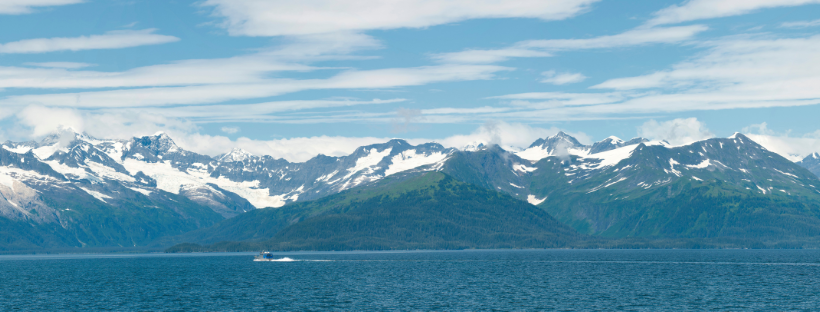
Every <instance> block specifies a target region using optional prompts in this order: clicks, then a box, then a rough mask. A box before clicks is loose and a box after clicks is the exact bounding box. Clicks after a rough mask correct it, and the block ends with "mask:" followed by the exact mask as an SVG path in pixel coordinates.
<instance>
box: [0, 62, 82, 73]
mask: <svg viewBox="0 0 820 312" xmlns="http://www.w3.org/2000/svg"><path fill="white" fill-rule="evenodd" d="M24 65H28V66H35V67H45V68H65V69H77V68H83V67H90V66H95V64H88V63H77V62H42V63H35V62H28V63H24ZM0 72H2V71H0Z"/></svg>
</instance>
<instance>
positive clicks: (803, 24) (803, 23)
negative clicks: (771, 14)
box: [780, 19, 820, 28]
mask: <svg viewBox="0 0 820 312" xmlns="http://www.w3.org/2000/svg"><path fill="white" fill-rule="evenodd" d="M815 26H820V19H816V20H813V21H799V22H785V23H782V24H780V27H784V28H806V27H815Z"/></svg>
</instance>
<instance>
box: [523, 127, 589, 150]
mask: <svg viewBox="0 0 820 312" xmlns="http://www.w3.org/2000/svg"><path fill="white" fill-rule="evenodd" d="M560 142H564V143H561V144H566V143H569V146H567V147H583V146H584V145H583V144H581V142H578V140H577V139H575V137H573V136H571V135H569V134H567V133H566V132H564V131H558V133H556V134H555V135H551V136H549V137H547V138H546V139H538V140H536V141H535V142H533V143H532V144H531V145H530V146H529V148H533V147H536V146H540V147H543V148H545V149H550V150H552V149H554V148H555V145H556V144H559V143H560Z"/></svg>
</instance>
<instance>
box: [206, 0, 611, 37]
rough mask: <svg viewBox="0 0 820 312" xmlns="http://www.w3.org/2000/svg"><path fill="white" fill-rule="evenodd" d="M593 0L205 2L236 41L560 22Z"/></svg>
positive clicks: (576, 13)
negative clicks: (479, 21)
mask: <svg viewBox="0 0 820 312" xmlns="http://www.w3.org/2000/svg"><path fill="white" fill-rule="evenodd" d="M597 1H598V0H552V1H543V0H519V1H497V0H450V1H431V0H397V1H389V2H380V1H375V2H374V1H364V0H348V1H334V0H303V1H257V0H206V1H204V2H203V3H202V5H203V6H205V7H213V15H214V16H216V17H219V18H222V19H223V22H222V23H220V24H219V25H221V26H222V27H224V28H225V29H227V30H228V33H230V34H231V35H235V36H287V35H309V34H324V33H331V32H338V31H365V30H372V29H395V28H421V27H429V26H434V25H441V24H447V23H453V22H459V21H464V20H469V19H476V18H513V17H524V18H538V19H543V20H562V19H566V18H569V17H572V16H575V15H578V14H580V13H582V12H584V11H585V10H586V9H588V8H589V6H590V4H592V3H594V2H597Z"/></svg>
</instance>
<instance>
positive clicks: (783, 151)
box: [746, 133, 820, 161]
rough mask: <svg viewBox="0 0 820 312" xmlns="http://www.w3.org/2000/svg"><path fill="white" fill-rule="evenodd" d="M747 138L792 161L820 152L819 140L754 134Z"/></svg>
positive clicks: (749, 134)
mask: <svg viewBox="0 0 820 312" xmlns="http://www.w3.org/2000/svg"><path fill="white" fill-rule="evenodd" d="M746 136H748V137H749V138H750V139H752V140H754V141H755V142H757V144H760V145H762V146H763V147H765V148H766V149H767V150H770V151H772V152H775V153H777V154H780V156H783V157H785V158H786V159H788V160H791V161H801V160H803V158H806V156H808V155H809V154H811V153H816V152H820V139H817V138H811V137H802V138H796V137H790V136H786V135H769V134H754V133H746Z"/></svg>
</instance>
